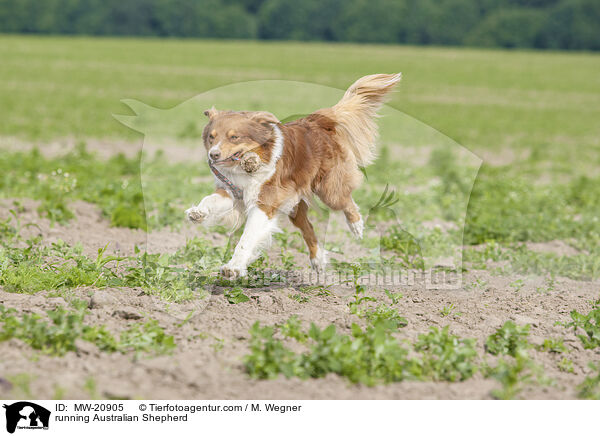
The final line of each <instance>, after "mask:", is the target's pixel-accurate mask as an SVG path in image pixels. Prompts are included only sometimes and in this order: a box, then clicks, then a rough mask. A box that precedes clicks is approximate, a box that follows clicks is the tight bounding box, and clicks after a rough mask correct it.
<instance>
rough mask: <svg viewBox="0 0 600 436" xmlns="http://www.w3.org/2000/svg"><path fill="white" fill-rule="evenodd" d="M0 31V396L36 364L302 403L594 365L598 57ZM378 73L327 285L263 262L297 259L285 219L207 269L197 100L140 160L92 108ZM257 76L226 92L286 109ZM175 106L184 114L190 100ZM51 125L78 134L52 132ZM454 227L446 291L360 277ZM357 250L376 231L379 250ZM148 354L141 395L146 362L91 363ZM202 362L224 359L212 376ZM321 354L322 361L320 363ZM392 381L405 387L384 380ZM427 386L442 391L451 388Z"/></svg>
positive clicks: (541, 390) (402, 260)
mask: <svg viewBox="0 0 600 436" xmlns="http://www.w3.org/2000/svg"><path fill="white" fill-rule="evenodd" d="M0 42H1V43H0V59H2V62H1V63H0V78H1V79H2V80H0V107H2V115H1V120H2V123H0V146H2V147H3V148H4V150H3V152H2V154H1V155H0V204H1V206H0V241H1V246H0V291H1V295H2V299H1V302H2V303H3V305H0V328H1V329H2V330H0V340H2V341H3V343H2V344H0V346H3V347H9V344H10V346H12V347H13V348H14V347H16V349H17V350H18V352H17V354H16V355H15V354H11V356H12V357H13V358H14V359H15V360H16V361H18V362H20V363H21V364H20V365H19V368H22V369H23V371H22V372H21V373H10V368H9V367H8V366H4V365H3V366H0V371H1V372H4V373H5V376H6V378H7V379H8V380H9V381H10V383H11V384H12V386H13V390H12V391H10V393H5V392H3V393H1V394H2V395H5V396H10V395H23V396H27V395H26V394H27V391H28V390H29V389H30V387H29V382H28V380H31V379H32V377H33V378H37V379H38V380H39V379H47V380H49V381H53V382H54V384H53V383H50V382H47V383H45V384H43V383H42V387H41V388H40V387H39V386H38V387H39V389H41V390H40V391H38V393H41V394H42V395H45V396H55V397H60V396H61V395H66V396H69V397H73V396H83V397H97V396H101V397H108V398H120V397H129V398H133V397H139V396H142V397H143V396H152V395H156V396H157V397H158V396H160V395H164V396H168V397H180V398H181V397H195V398H197V397H198V395H205V396H207V397H210V396H211V395H212V397H213V398H216V397H218V396H219V395H220V394H221V392H227V393H226V394H224V395H226V396H227V397H228V398H234V397H240V398H241V397H244V396H245V397H250V396H252V395H254V394H257V393H258V395H262V396H265V397H271V398H272V397H281V398H284V397H285V398H290V397H292V398H293V395H294V393H298V395H301V396H302V397H303V398H322V397H323V396H322V395H321V394H320V393H319V392H321V390H322V388H324V387H325V388H326V389H324V390H323V392H335V394H334V395H333V396H334V397H336V398H345V397H352V398H355V397H356V396H357V395H358V396H359V397H363V398H406V397H413V398H423V397H427V396H428V395H429V397H431V396H433V397H436V398H486V397H489V396H490V395H491V396H492V397H495V398H513V397H518V396H522V397H524V398H549V397H550V398H563V397H575V396H579V397H584V398H594V397H598V396H599V395H600V388H599V381H600V378H599V377H598V375H597V370H593V371H592V370H591V369H588V367H587V365H588V363H590V362H592V361H593V360H594V359H595V358H597V350H598V349H599V347H600V343H599V342H598V325H599V324H598V323H599V322H600V308H599V307H600V306H599V303H598V292H599V291H600V287H599V285H598V279H599V278H600V222H599V217H600V201H598V199H600V174H599V173H598V167H599V165H600V124H599V123H598V122H597V120H598V119H599V115H600V76H599V75H598V74H597V72H598V71H600V56H598V55H592V54H584V53H549V52H546V53H540V52H524V51H519V52H511V51H489V50H471V49H451V48H444V49H441V48H423V47H418V48H417V47H398V46H368V45H362V46H358V45H346V44H336V45H326V44H300V43H264V42H261V43H259V42H218V41H178V40H152V39H148V40H142V39H87V38H50V37H48V38H36V37H17V36H1V37H0ZM396 71H402V73H403V81H402V84H401V86H400V90H399V92H398V93H396V94H395V95H394V97H393V100H392V101H391V103H390V104H391V106H392V107H394V108H396V109H397V110H399V111H400V113H399V114H398V115H395V117H396V118H394V115H393V114H392V112H390V113H388V112H386V117H384V118H383V119H382V121H381V123H382V126H383V127H384V128H383V131H384V135H383V136H382V140H381V144H380V154H381V157H380V159H378V160H377V162H376V163H375V164H374V165H373V166H372V167H369V168H367V170H366V171H367V176H368V179H367V183H365V185H364V186H363V187H362V188H361V189H360V190H358V191H357V192H356V195H355V198H356V201H357V203H358V204H359V205H360V206H361V208H362V210H368V211H369V217H370V218H372V219H373V220H374V221H376V222H377V223H378V225H379V224H381V226H382V227H381V229H379V230H378V231H379V232H380V233H376V232H374V233H373V234H370V235H368V237H367V238H365V240H364V241H362V242H361V243H360V244H359V243H350V242H347V241H346V240H347V236H345V235H346V233H343V232H344V230H343V229H342V228H341V227H340V226H338V225H337V224H338V223H337V222H335V221H331V227H330V228H329V230H328V231H330V233H331V234H332V235H334V236H335V237H334V238H333V239H331V240H328V241H327V245H326V246H327V248H328V249H329V250H330V251H331V252H332V253H333V257H334V259H333V262H332V264H331V268H332V269H333V270H336V271H338V272H342V271H344V272H346V273H347V274H348V277H350V281H349V282H340V283H336V284H328V285H319V286H307V284H306V283H303V282H301V281H299V280H297V279H295V278H294V277H292V278H289V276H288V277H287V278H286V277H284V276H285V274H283V273H286V272H290V271H292V272H293V271H297V270H301V269H302V267H303V266H306V263H307V259H306V250H305V248H304V246H303V243H302V241H301V238H300V237H299V234H298V232H295V231H294V229H293V228H284V232H283V233H282V234H279V235H277V237H276V243H275V244H274V246H273V247H272V248H271V249H270V250H269V251H268V252H267V254H266V255H265V257H263V258H261V259H260V260H259V261H257V262H256V263H255V264H254V265H253V266H252V268H251V273H252V275H253V276H254V277H261V278H262V279H261V280H263V281H262V282H261V280H258V279H257V280H255V281H239V282H234V283H230V282H225V281H223V280H222V279H220V278H219V277H218V276H217V275H216V272H217V271H218V268H219V265H220V264H222V263H223V262H224V260H226V259H227V256H229V253H230V246H229V245H228V242H227V241H228V234H227V232H226V230H225V229H216V231H207V230H201V229H197V228H193V229H192V228H191V226H190V225H189V224H186V223H185V222H184V221H183V210H185V209H186V208H187V207H189V205H190V204H191V203H192V202H197V201H198V200H199V199H200V198H201V196H202V195H204V194H206V193H208V192H210V190H211V183H210V177H209V172H208V169H207V168H206V165H205V164H204V163H203V162H202V155H201V154H198V153H197V152H195V151H194V150H195V149H194V148H193V147H190V146H189V142H190V141H189V140H190V139H191V140H192V141H191V142H194V141H197V140H198V139H197V138H198V132H199V131H200V129H201V128H202V124H203V122H204V118H203V117H201V116H199V117H198V119H197V121H196V123H197V124H195V125H192V126H189V128H188V127H187V126H188V125H187V124H185V126H186V129H187V130H185V131H184V132H183V133H182V131H181V129H179V127H178V129H179V130H177V132H178V133H177V135H179V136H178V137H176V138H172V139H175V140H176V141H169V142H166V143H165V144H167V145H165V146H164V147H163V148H164V153H163V154H160V153H158V154H156V155H148V156H145V160H144V165H143V167H142V168H143V171H142V172H141V173H140V156H139V155H137V154H136V153H135V150H139V149H140V145H141V143H142V136H141V135H140V134H139V133H136V132H134V131H133V130H130V129H128V128H126V127H125V126H123V125H122V124H120V123H119V122H118V121H116V120H115V119H114V118H113V116H112V114H130V113H131V112H130V111H129V109H128V108H126V107H125V106H124V105H123V104H122V103H120V100H121V99H124V98H131V99H137V100H140V101H142V102H145V103H147V104H150V105H153V106H156V107H158V108H163V109H169V108H172V107H174V106H176V105H178V104H180V103H182V102H184V101H186V100H188V99H190V98H193V97H195V96H196V95H198V94H200V93H203V92H206V91H209V90H211V89H213V88H215V87H218V86H222V85H227V84H232V83H237V82H244V81H252V80H265V79H278V80H294V81H303V82H311V83H316V84H320V85H326V86H329V87H333V88H337V89H345V88H346V87H347V86H348V85H350V84H351V83H352V82H353V81H354V80H356V78H358V77H359V76H361V75H365V74H370V73H374V72H396ZM239 89H243V87H241V88H239ZM275 89H276V88H268V87H267V86H264V87H263V88H261V90H264V92H265V93H266V94H267V95H264V96H260V97H259V96H257V95H255V94H252V92H247V93H242V92H239V93H235V95H234V97H233V100H235V104H236V107H235V109H254V108H255V107H257V106H258V105H260V104H262V103H263V102H264V101H270V100H273V101H275V102H276V103H277V105H279V106H278V107H275V108H274V109H273V110H274V111H275V112H276V114H277V110H281V111H289V112H291V113H298V112H297V111H298V110H299V109H298V107H299V106H298V103H297V102H296V101H295V100H294V98H296V96H288V95H284V96H279V97H280V98H279V99H276V98H274V97H276V96H275V94H276V91H274V90H275ZM269 90H270V91H269ZM269 92H270V94H269ZM315 93H316V91H314V92H311V93H310V94H311V95H312V94H315ZM211 95H213V94H209V97H210V96H211ZM214 95H217V94H214ZM288 98H289V102H288V101H287V99H288ZM311 101H312V100H310V99H307V100H306V102H308V103H307V104H308V105H309V103H310V102H311ZM319 101H320V100H319ZM327 101H329V100H327ZM306 102H305V103H306ZM197 103H198V104H205V103H210V102H208V101H206V102H205V101H204V100H202V101H200V102H197ZM330 103H331V104H332V103H334V101H331V102H330ZM330 103H327V104H330ZM309 106H310V105H309ZM188 107H191V108H192V109H193V110H190V111H189V114H192V115H194V114H195V113H196V111H197V110H198V109H202V108H201V107H195V106H193V105H192V106H188ZM315 109H316V108H315ZM165 113H169V111H165ZM171 113H175V114H177V113H178V112H176V111H175V112H173V111H171ZM416 120H421V121H422V122H423V123H424V124H421V123H418V122H417V121H416ZM167 121H169V118H168V117H167ZM436 129H437V130H438V131H439V132H441V133H442V134H438V133H437V132H435V130H436ZM390 138H395V139H390ZM397 138H400V139H397ZM146 139H148V138H146ZM178 140H181V141H180V142H181V144H179V143H178ZM452 140H454V141H456V142H457V143H458V144H460V145H462V146H464V147H466V148H467V149H469V150H471V151H473V152H474V153H475V154H477V155H478V156H480V157H481V158H482V159H483V165H482V166H481V168H480V169H479V168H478V166H477V165H471V164H467V163H466V161H464V160H461V159H460V158H457V155H456V154H455V153H454V151H453V150H452V149H451V148H452V147H451V146H456V144H454V143H453V142H452ZM186 141H187V142H186ZM63 142H68V143H72V144H77V146H76V147H75V148H69V149H68V150H63V149H62V148H61V147H58V148H57V147H56V144H57V143H58V144H60V143H63ZM157 142H158V143H160V140H159V141H157ZM159 148H160V147H159ZM455 148H456V147H455ZM132 150H134V151H133V152H132ZM120 152H123V153H120ZM478 170H479V171H478ZM140 175H141V176H142V177H141V178H140ZM475 175H477V179H476V181H475V184H474V185H473V180H474V177H475ZM390 181H391V182H390ZM388 183H390V184H391V185H392V187H393V189H394V192H393V194H392V196H391V197H389V198H387V200H388V203H390V204H391V203H393V202H394V201H396V200H397V202H396V203H394V204H391V205H390V207H387V208H386V207H371V206H372V205H373V204H377V205H381V202H380V201H378V199H380V200H381V199H383V197H382V193H384V192H387V191H386V185H387V184H388ZM142 184H143V186H144V189H143V190H142ZM471 188H472V189H471ZM384 203H385V202H384ZM392 206H394V209H393V210H392ZM392 211H393V212H394V213H392ZM317 215H318V214H316V213H315V217H318V216H317ZM463 227H464V232H463ZM146 231H147V232H146ZM107 244H108V245H107ZM456 246H458V247H461V246H464V252H463V263H462V267H461V268H460V270H456V269H454V270H451V271H450V273H451V274H455V275H456V274H460V273H463V283H462V286H461V290H458V291H456V292H454V293H448V292H441V291H431V290H424V289H423V288H422V287H421V286H420V284H419V283H416V284H415V283H413V284H408V285H406V286H400V285H397V284H396V285H394V286H390V287H389V288H382V287H381V286H373V285H364V284H362V282H361V281H360V278H361V277H362V278H365V277H366V278H370V277H372V276H373V275H374V274H376V273H377V272H378V271H379V270H378V268H383V267H388V266H396V267H399V268H401V269H405V270H420V269H423V268H425V263H424V261H423V258H424V257H425V256H424V250H425V247H426V248H427V249H428V250H429V251H430V252H433V253H438V254H439V253H447V252H448V250H449V249H453V248H456ZM373 249H380V256H381V257H380V258H379V260H378V261H379V262H380V264H379V265H378V266H373V263H372V262H371V261H370V258H369V256H370V255H371V254H369V253H372V252H373ZM146 250H147V251H146ZM352 254H356V255H355V256H354V258H352V259H348V258H350V257H351V255H352ZM346 260H353V261H354V263H352V264H350V263H348V262H346ZM266 275H268V279H269V280H270V281H271V284H269V285H265V283H264V280H265V277H266ZM57 300H58V301H59V303H57ZM30 308H32V309H31V310H30ZM31 312H33V314H32V313H31ZM313 323H314V325H313ZM308 326H310V327H308ZM582 333H584V334H582ZM83 342H85V343H87V344H90V345H87V346H83V345H82V343H83ZM90 346H91V347H92V348H91V349H90ZM357 349H360V350H362V353H356V352H355V351H356V350H357ZM382 349H383V350H385V352H384V353H381V352H380V351H378V350H382ZM82 353H83V354H82ZM159 355H168V356H170V357H169V359H170V360H168V362H169V365H167V366H169V367H171V366H173V367H174V368H175V367H176V368H178V370H177V371H179V372H178V373H177V374H176V373H175V370H173V373H172V377H173V380H175V382H174V383H173V385H172V387H170V388H164V390H162V391H160V392H158V393H156V392H155V391H153V390H152V389H153V387H152V380H154V379H153V377H155V376H156V374H155V373H154V372H153V370H152V365H153V364H154V363H151V364H148V365H145V364H143V363H142V367H143V368H144V369H143V370H141V373H136V374H137V375H136V377H137V376H139V377H140V378H139V379H137V380H136V378H135V377H133V378H131V380H129V379H128V380H129V381H128V382H127V383H124V384H123V385H122V386H120V385H119V382H120V381H123V379H124V375H123V374H124V373H123V372H118V371H117V370H116V369H114V370H113V369H111V370H109V371H108V372H107V373H106V374H105V375H102V376H94V375H93V374H94V373H95V371H94V368H106V367H107V366H108V367H109V368H113V367H115V368H116V364H115V362H119V365H120V366H121V367H122V368H126V370H123V371H132V372H131V374H133V371H134V367H135V365H136V364H137V362H138V361H140V362H155V360H153V359H155V358H157V356H159ZM82 356H83V357H82ZM115 356H116V357H115ZM440 356H443V357H440ZM190 357H191V358H190ZM61 359H63V360H61ZM64 359H69V360H70V362H71V364H72V367H74V368H77V369H76V370H75V373H76V374H78V377H77V378H76V380H73V377H71V378H69V377H67V376H66V375H65V374H64V371H62V370H61V369H60V366H61V363H60V362H63V361H64ZM140 359H141V360H140ZM158 359H161V358H160V357H159V358H158ZM163 359H164V357H163ZM157 362H163V363H164V362H165V361H164V360H162V361H161V360H157ZM224 362H225V363H224ZM156 365H160V364H159V363H156ZM223 367H225V368H226V369H225V372H226V373H227V374H228V376H230V377H227V378H225V377H222V371H223ZM165 370H166V371H170V370H169V369H165ZM198 373H200V374H203V375H204V377H205V378H206V379H211V380H212V379H218V380H221V379H223V381H219V383H222V384H219V383H213V384H210V386H208V385H207V386H205V385H202V386H203V387H198V385H194V384H193V383H191V382H190V379H191V378H194V377H195V376H194V377H192V376H191V374H198ZM332 373H333V374H335V377H337V378H331V377H328V378H326V379H323V377H325V376H327V375H328V374H329V375H331V374H332ZM170 374H171V373H170ZM281 374H284V375H285V376H287V377H289V380H288V379H287V378H286V379H285V381H282V378H283V377H281V376H280V375H281ZM0 375H2V374H0ZM278 376H279V377H278ZM110 377H112V381H110V380H109V379H110ZM144 377H145V378H144ZM255 379H259V380H262V381H261V382H256V381H254V380H255ZM298 379H299V380H302V381H297V380H298ZM348 380H349V381H350V382H352V383H355V384H357V386H359V387H356V388H349V387H348V385H347V381H348ZM404 380H410V381H419V382H422V383H421V384H419V385H414V384H412V385H411V384H408V385H406V386H405V385H404V384H401V383H396V382H401V381H404ZM440 382H463V383H464V384H463V385H462V386H464V388H462V389H461V391H460V392H461V393H460V394H456V391H453V390H452V388H451V387H449V385H447V384H444V383H440ZM256 383H258V384H256ZM489 383H494V384H493V385H492V386H491V387H490V384H489ZM380 384H383V385H385V387H381V386H379V387H378V388H377V389H379V390H376V391H372V390H369V389H371V388H370V387H371V386H373V385H380ZM431 384H433V385H431ZM421 386H424V387H421ZM427 386H433V388H432V389H433V390H434V391H435V392H436V393H435V394H433V395H432V394H431V393H429V394H427V392H430V391H427V389H428V388H427ZM352 389H357V390H352Z"/></svg>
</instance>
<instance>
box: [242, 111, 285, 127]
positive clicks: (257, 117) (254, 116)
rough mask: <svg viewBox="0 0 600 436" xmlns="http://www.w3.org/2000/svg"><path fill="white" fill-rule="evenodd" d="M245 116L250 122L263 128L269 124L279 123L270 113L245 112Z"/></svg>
mask: <svg viewBox="0 0 600 436" xmlns="http://www.w3.org/2000/svg"><path fill="white" fill-rule="evenodd" d="M246 116H247V117H248V118H250V119H251V120H253V121H256V122H257V123H259V124H262V125H263V126H265V127H268V126H270V125H271V124H279V123H280V121H279V120H278V119H277V117H276V116H275V115H273V114H272V113H271V112H247V113H246Z"/></svg>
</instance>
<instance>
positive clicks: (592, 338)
mask: <svg viewBox="0 0 600 436" xmlns="http://www.w3.org/2000/svg"><path fill="white" fill-rule="evenodd" d="M571 319H572V320H573V321H571V322H569V323H567V324H566V325H565V327H567V328H570V327H572V328H573V330H574V331H575V332H576V333H577V331H578V329H580V330H583V331H584V333H585V334H578V335H577V337H578V338H579V339H580V340H581V343H582V344H583V348H585V349H594V348H596V347H598V346H600V301H596V302H594V304H593V307H592V309H591V310H590V311H589V312H588V313H587V314H582V313H579V312H577V311H576V310H572V311H571Z"/></svg>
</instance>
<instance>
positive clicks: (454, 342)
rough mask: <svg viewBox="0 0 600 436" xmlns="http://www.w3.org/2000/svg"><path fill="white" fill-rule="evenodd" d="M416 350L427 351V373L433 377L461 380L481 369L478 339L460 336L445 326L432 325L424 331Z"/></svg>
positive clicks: (425, 366)
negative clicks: (476, 340) (476, 345)
mask: <svg viewBox="0 0 600 436" xmlns="http://www.w3.org/2000/svg"><path fill="white" fill-rule="evenodd" d="M415 350H416V351H421V352H423V357H422V358H421V361H422V362H423V367H424V373H425V374H428V375H430V376H431V378H432V379H433V380H445V381H461V380H466V379H468V378H470V377H471V376H473V374H475V372H477V362H476V360H477V351H476V349H475V340H474V339H460V338H459V337H458V336H455V335H453V334H451V333H450V332H449V327H448V326H445V327H443V328H442V329H441V330H440V329H438V328H437V327H430V328H429V332H428V333H423V334H420V335H419V337H418V339H417V342H416V343H415Z"/></svg>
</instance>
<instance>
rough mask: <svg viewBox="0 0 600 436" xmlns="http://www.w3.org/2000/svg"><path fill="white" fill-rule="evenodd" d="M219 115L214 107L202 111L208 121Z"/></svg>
mask: <svg viewBox="0 0 600 436" xmlns="http://www.w3.org/2000/svg"><path fill="white" fill-rule="evenodd" d="M218 114H219V111H218V110H216V109H215V107H214V106H213V107H211V108H210V109H206V110H205V111H204V115H206V116H207V117H208V119H209V120H212V119H213V118H214V117H216V116H217V115H218Z"/></svg>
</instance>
